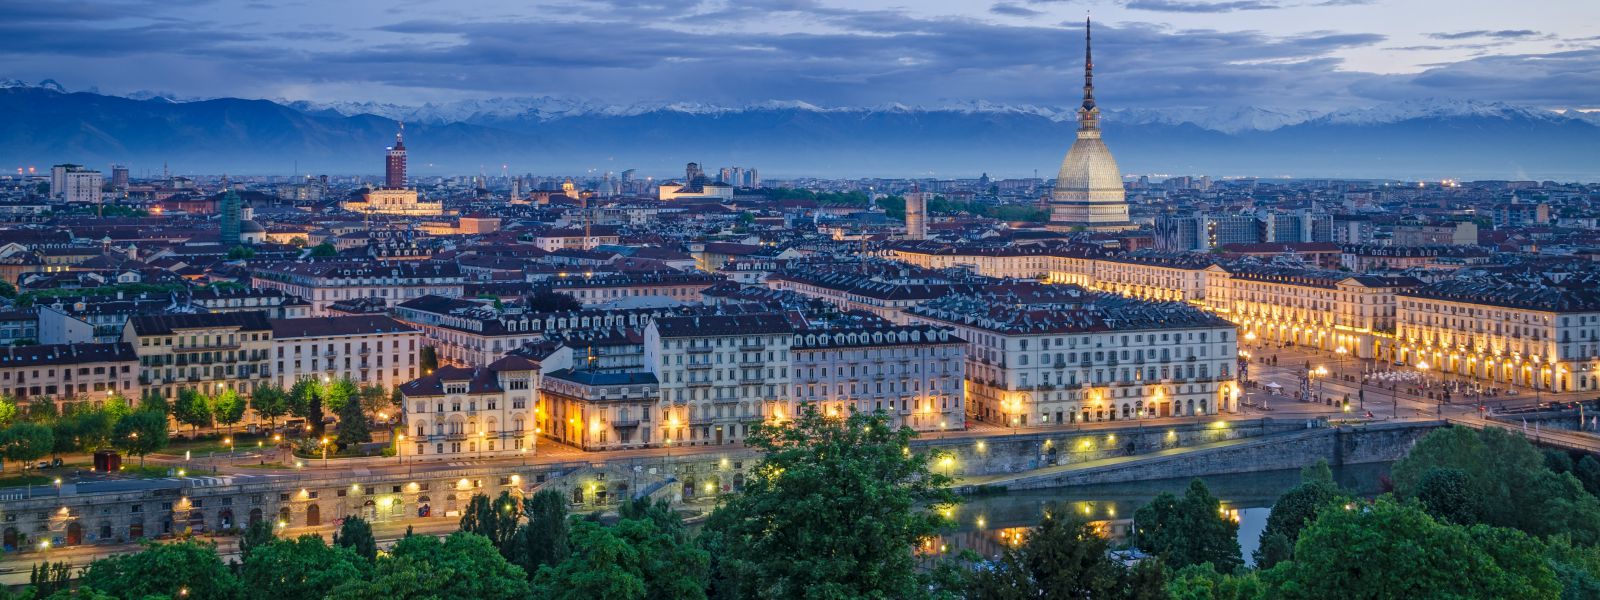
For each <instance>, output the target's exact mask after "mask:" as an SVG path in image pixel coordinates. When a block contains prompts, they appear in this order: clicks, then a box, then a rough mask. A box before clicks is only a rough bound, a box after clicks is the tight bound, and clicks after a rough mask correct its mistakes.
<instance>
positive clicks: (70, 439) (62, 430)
mask: <svg viewBox="0 0 1600 600" xmlns="http://www.w3.org/2000/svg"><path fill="white" fill-rule="evenodd" d="M45 425H48V426H49V427H50V437H51V441H52V443H51V445H50V455H51V456H54V457H58V458H59V457H60V456H61V455H62V454H69V453H72V452H77V451H78V420H77V419H74V418H72V416H70V415H66V416H59V417H56V419H55V420H54V421H51V422H49V423H47V424H45Z"/></svg>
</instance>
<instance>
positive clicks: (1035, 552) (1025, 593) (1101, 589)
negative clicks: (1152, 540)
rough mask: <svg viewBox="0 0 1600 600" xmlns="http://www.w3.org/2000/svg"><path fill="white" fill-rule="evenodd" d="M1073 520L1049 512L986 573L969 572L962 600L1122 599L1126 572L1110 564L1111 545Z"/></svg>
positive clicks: (981, 570) (984, 570) (1055, 511)
mask: <svg viewBox="0 0 1600 600" xmlns="http://www.w3.org/2000/svg"><path fill="white" fill-rule="evenodd" d="M1058 514H1059V515H1065V516H1061V517H1058V516H1056V515H1058ZM1071 515H1072V512H1071V510H1070V509H1067V510H1059V509H1056V508H1052V509H1050V510H1048V511H1047V512H1046V513H1045V518H1044V520H1042V521H1040V522H1039V526H1038V527H1035V528H1033V529H1032V530H1030V531H1028V533H1027V536H1026V538H1025V541H1023V543H1022V544H1021V545H1019V546H1016V547H1010V548H1007V549H1006V550H1005V552H1004V553H1002V554H1001V555H1000V556H999V557H998V558H996V559H995V560H993V561H992V563H991V564H990V565H989V566H988V567H987V568H976V569H973V571H972V577H971V583H970V584H969V587H968V589H967V590H966V594H965V597H966V598H968V599H970V600H989V599H994V600H1004V599H1010V598H1041V599H1045V600H1057V599H1060V600H1065V599H1069V598H1112V599H1115V598H1125V597H1126V593H1125V589H1126V588H1127V586H1128V583H1129V582H1128V572H1127V569H1125V568H1123V566H1122V565H1121V564H1120V563H1117V562H1116V561H1113V560H1111V555H1110V551H1111V542H1109V541H1107V540H1106V539H1105V538H1104V537H1103V536H1101V535H1100V534H1099V532H1097V531H1095V528H1094V526H1092V525H1090V524H1089V523H1088V522H1086V521H1083V520H1081V519H1078V518H1076V517H1073V516H1071Z"/></svg>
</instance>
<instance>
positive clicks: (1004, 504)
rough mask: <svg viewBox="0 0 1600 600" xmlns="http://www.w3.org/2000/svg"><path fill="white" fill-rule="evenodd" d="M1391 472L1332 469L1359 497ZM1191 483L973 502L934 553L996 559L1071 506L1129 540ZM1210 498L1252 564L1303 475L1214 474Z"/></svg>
mask: <svg viewBox="0 0 1600 600" xmlns="http://www.w3.org/2000/svg"><path fill="white" fill-rule="evenodd" d="M1388 473H1389V465H1388V464H1367V465H1353V466H1348V467H1342V468H1338V469H1334V471H1333V474H1334V480H1335V481H1337V482H1338V483H1339V485H1340V486H1341V487H1344V488H1345V489H1347V490H1351V491H1353V492H1355V493H1357V494H1359V495H1361V496H1369V497H1370V496H1376V495H1377V494H1378V493H1379V492H1380V491H1381V490H1380V486H1381V483H1380V478H1381V477H1383V476H1385V475H1387V474H1388ZM1190 479H1192V478H1183V479H1159V480H1152V481H1139V482H1130V483H1112V484H1099V485H1084V486H1074V487H1069V488H1056V489H1046V490H1026V491H1018V492H1011V493H1007V494H1000V495H994V496H983V497H976V498H968V499H967V500H966V501H965V502H963V503H962V504H961V505H960V506H958V507H957V508H955V509H953V510H952V511H951V512H950V514H949V517H950V518H951V519H953V520H955V522H956V530H955V531H953V532H950V533H948V534H946V535H944V536H942V538H941V539H939V540H935V541H933V542H931V543H930V546H929V549H930V550H933V549H936V548H940V547H942V548H943V550H944V551H945V552H954V551H957V550H959V549H963V548H970V549H972V550H974V551H976V552H977V553H978V554H979V555H980V556H993V555H995V554H997V553H998V552H999V551H1000V550H1001V549H1002V548H1004V547H1005V546H1006V545H1009V544H1010V543H1013V542H1014V541H1015V540H1018V539H1019V537H1018V536H1019V535H1020V534H1022V533H1025V532H1026V531H1027V529H1028V528H1030V527H1033V526H1034V525H1037V524H1038V523H1039V520H1040V518H1041V517H1043V515H1044V512H1045V510H1046V509H1047V508H1050V507H1058V508H1056V510H1060V509H1061V508H1065V509H1068V510H1071V511H1072V512H1073V513H1074V514H1077V515H1079V516H1082V517H1084V518H1085V519H1088V520H1089V521H1090V522H1091V523H1093V524H1094V525H1096V526H1097V527H1100V528H1101V530H1102V531H1103V532H1104V533H1105V534H1106V535H1107V536H1109V537H1110V538H1111V539H1112V540H1113V541H1115V542H1120V541H1122V540H1124V539H1125V538H1126V537H1127V534H1128V529H1129V527H1130V526H1131V524H1132V518H1133V512H1134V511H1135V510H1138V508H1139V507H1140V506H1144V505H1145V504H1146V503H1148V502H1150V500H1151V499H1153V498H1155V497H1156V496H1157V495H1160V494H1161V493H1162V492H1172V493H1173V494H1176V495H1178V496H1182V495H1183V492H1184V490H1186V489H1187V488H1188V487H1189V481H1190ZM1201 479H1203V480H1204V481H1205V483H1206V486H1207V487H1209V488H1210V489H1211V494H1212V495H1213V496H1216V497H1217V498H1218V499H1220V500H1221V501H1222V508H1223V510H1226V511H1228V514H1229V515H1231V516H1234V517H1236V518H1237V519H1238V521H1239V547H1240V549H1241V550H1243V551H1244V559H1245V562H1246V563H1247V564H1248V563H1250V562H1252V561H1251V558H1250V555H1251V554H1252V553H1254V552H1255V549H1256V547H1257V546H1258V545H1259V541H1260V537H1261V531H1262V529H1265V528H1266V526H1267V515H1269V514H1271V512H1272V508H1271V507H1272V504H1273V502H1275V501H1276V500H1277V499H1278V496H1279V495H1281V494H1283V492H1285V491H1288V490H1289V489H1290V488H1292V487H1294V486H1296V485H1299V484H1300V471H1298V470H1287V471H1266V472H1260V473H1240V474H1234V475H1215V476H1209V477H1203V478H1201Z"/></svg>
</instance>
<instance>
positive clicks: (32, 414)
mask: <svg viewBox="0 0 1600 600" xmlns="http://www.w3.org/2000/svg"><path fill="white" fill-rule="evenodd" d="M59 418H61V411H60V410H59V409H58V408H56V403H55V402H52V401H50V400H49V399H45V400H42V401H34V402H29V403H28V404H27V405H26V406H23V414H22V420H24V421H27V422H29V423H38V424H40V425H49V424H51V423H54V422H56V419H59Z"/></svg>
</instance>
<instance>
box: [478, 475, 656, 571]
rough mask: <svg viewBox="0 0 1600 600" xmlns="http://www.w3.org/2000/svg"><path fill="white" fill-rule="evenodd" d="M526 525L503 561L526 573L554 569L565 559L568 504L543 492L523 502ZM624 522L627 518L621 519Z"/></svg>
mask: <svg viewBox="0 0 1600 600" xmlns="http://www.w3.org/2000/svg"><path fill="white" fill-rule="evenodd" d="M522 513H523V515H524V516H526V517H527V521H526V522H524V523H523V524H522V525H519V526H518V527H517V531H516V533H515V534H513V535H512V536H511V540H510V541H509V542H508V544H507V546H506V547H503V549H505V550H506V553H505V554H506V557H507V559H508V560H510V561H511V562H512V563H514V564H516V565H518V566H521V567H522V569H523V570H525V571H527V572H528V573H530V574H531V573H538V572H539V567H542V566H545V565H551V566H554V565H555V564H557V563H559V562H561V561H562V560H563V559H565V558H566V557H567V552H568V545H567V500H566V498H565V497H564V496H563V495H562V493H561V492H560V491H558V490H553V489H546V490H540V491H539V492H538V493H536V494H534V495H532V496H529V497H527V498H524V499H523V500H522ZM624 518H628V516H627V515H624Z"/></svg>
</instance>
